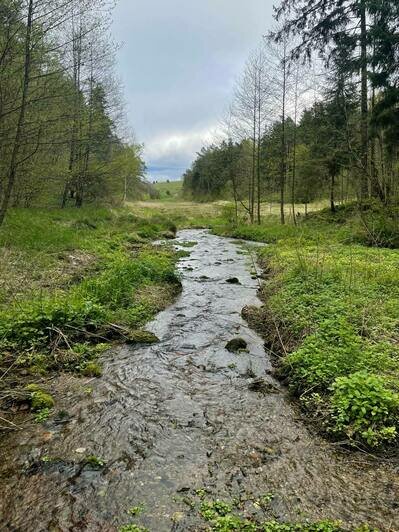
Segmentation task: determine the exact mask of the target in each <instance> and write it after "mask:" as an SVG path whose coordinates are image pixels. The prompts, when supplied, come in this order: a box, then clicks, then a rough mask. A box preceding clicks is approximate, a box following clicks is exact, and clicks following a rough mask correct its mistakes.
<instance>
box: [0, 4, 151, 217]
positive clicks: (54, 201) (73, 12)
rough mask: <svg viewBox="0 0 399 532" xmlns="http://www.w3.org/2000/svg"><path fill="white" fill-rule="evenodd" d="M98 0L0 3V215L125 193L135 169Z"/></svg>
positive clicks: (139, 171)
mask: <svg viewBox="0 0 399 532" xmlns="http://www.w3.org/2000/svg"><path fill="white" fill-rule="evenodd" d="M111 9H112V2H108V1H107V0H69V1H65V0H51V1H50V0H31V1H29V2H25V1H23V0H2V2H1V3H0V87H1V92H0V222H1V221H2V220H3V219H4V216H5V213H6V211H7V209H8V207H10V206H11V207H18V206H19V207H30V206H37V205H42V206H43V205H59V206H62V207H65V206H69V205H76V206H77V207H80V206H82V205H83V204H86V203H88V202H93V201H94V200H104V199H108V200H109V201H111V200H115V201H116V202H118V201H119V202H121V201H122V200H123V199H126V198H127V197H129V196H130V197H132V196H133V197H134V194H136V197H137V193H138V190H140V188H145V184H144V183H143V184H141V183H140V181H141V178H142V177H143V174H144V162H143V160H142V158H141V146H140V145H138V144H136V143H135V142H132V141H131V140H128V139H129V136H130V137H131V135H129V134H128V132H126V131H124V129H125V130H126V127H124V123H123V122H124V121H123V103H122V102H123V100H122V97H121V95H120V91H119V89H118V82H117V80H116V79H115V77H114V73H113V64H114V60H115V57H114V56H115V51H116V48H117V46H116V45H115V44H114V43H113V41H112V38H111V36H110V34H109V25H110V14H111Z"/></svg>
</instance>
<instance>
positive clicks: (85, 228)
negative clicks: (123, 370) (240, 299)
mask: <svg viewBox="0 0 399 532" xmlns="http://www.w3.org/2000/svg"><path fill="white" fill-rule="evenodd" d="M175 232H176V226H175V224H174V223H173V222H171V221H170V220H169V219H168V218H166V217H164V216H161V215H156V216H155V215H152V214H151V215H148V216H146V217H140V216H137V215H136V214H134V213H133V212H132V211H131V210H130V209H108V208H100V209H97V208H85V209H81V210H77V209H71V210H69V209H68V210H28V209H24V210H12V211H11V212H10V214H9V216H8V218H7V221H6V224H5V225H4V227H3V228H2V229H1V232H0V246H1V248H0V249H1V253H2V256H3V261H2V274H3V275H5V278H6V282H4V283H3V284H2V285H1V286H0V349H1V351H0V352H1V354H0V373H1V374H3V372H7V378H6V379H2V381H1V384H2V386H3V387H5V386H6V387H7V386H10V387H11V386H14V385H15V383H16V382H17V381H18V374H19V373H20V374H24V375H25V376H26V374H27V377H26V378H29V377H32V376H35V377H38V376H40V377H42V376H43V375H45V374H46V373H48V372H49V371H60V370H63V371H77V372H80V373H82V374H83V375H86V376H89V377H96V376H100V375H101V367H100V366H99V365H98V364H97V363H96V362H95V359H96V358H97V356H98V354H100V353H101V352H102V351H104V349H106V347H107V343H108V342H110V341H113V340H128V339H129V337H130V336H131V335H132V334H133V332H132V331H135V330H136V329H139V328H141V327H142V326H143V325H144V324H145V323H146V322H147V321H148V320H149V319H151V318H152V317H153V316H154V314H155V313H157V312H158V311H159V310H161V309H163V308H164V307H165V306H166V305H167V304H168V302H170V301H172V300H173V298H174V297H175V295H176V293H177V292H179V290H180V284H179V281H178V279H177V277H176V275H175V262H176V260H177V254H176V253H174V252H173V251H172V249H171V248H170V247H165V246H161V247H160V246H157V247H154V246H153V245H152V244H151V241H152V240H153V239H157V238H163V237H165V236H167V237H168V238H170V237H173V235H174V233H175ZM136 336H137V333H136ZM140 337H141V338H142V339H143V338H144V337H145V335H143V334H141V336H140ZM8 368H11V370H10V371H7V370H8Z"/></svg>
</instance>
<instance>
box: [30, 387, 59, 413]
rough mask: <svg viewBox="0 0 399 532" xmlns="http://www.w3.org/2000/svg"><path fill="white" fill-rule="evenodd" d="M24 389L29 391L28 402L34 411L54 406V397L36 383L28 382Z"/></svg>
mask: <svg viewBox="0 0 399 532" xmlns="http://www.w3.org/2000/svg"><path fill="white" fill-rule="evenodd" d="M25 390H26V391H27V392H29V395H30V404H31V408H32V410H33V411H34V412H39V411H40V410H44V409H50V408H53V407H54V399H53V398H52V397H51V395H50V394H49V393H47V392H45V391H43V390H42V389H41V388H40V386H38V385H37V384H28V385H27V386H26V387H25Z"/></svg>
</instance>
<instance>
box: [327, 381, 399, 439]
mask: <svg viewBox="0 0 399 532" xmlns="http://www.w3.org/2000/svg"><path fill="white" fill-rule="evenodd" d="M332 392H333V395H332V398H331V405H332V412H333V420H334V425H333V430H334V432H337V433H340V434H346V435H347V436H348V437H349V438H350V439H355V440H356V439H358V440H360V441H365V442H367V444H368V445H370V446H372V447H375V446H377V445H380V444H381V443H384V442H392V440H394V439H395V438H396V437H397V429H396V427H397V424H398V420H399V395H398V394H397V393H394V392H392V391H391V390H390V389H388V388H387V387H386V381H385V379H384V378H383V377H380V376H378V375H373V374H370V373H367V371H359V372H357V373H353V374H352V375H349V376H348V377H339V378H337V379H336V381H335V383H334V384H333V386H332Z"/></svg>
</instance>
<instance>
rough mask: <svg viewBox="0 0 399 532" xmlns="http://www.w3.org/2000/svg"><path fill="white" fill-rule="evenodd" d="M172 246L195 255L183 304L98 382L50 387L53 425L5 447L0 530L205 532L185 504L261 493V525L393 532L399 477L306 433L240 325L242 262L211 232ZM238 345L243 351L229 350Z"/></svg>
mask: <svg viewBox="0 0 399 532" xmlns="http://www.w3.org/2000/svg"><path fill="white" fill-rule="evenodd" d="M178 240H179V242H181V243H184V242H196V244H195V245H194V244H193V245H191V247H185V248H184V249H186V250H189V251H190V253H191V254H190V256H189V257H185V258H182V259H181V261H180V264H179V269H180V271H181V274H182V282H183V292H182V294H181V296H180V298H179V299H178V301H177V302H176V303H175V304H174V305H173V306H171V307H170V308H169V309H167V310H166V311H164V312H162V313H161V314H160V315H158V317H157V318H156V319H155V320H154V321H153V322H152V323H151V324H150V326H149V329H150V330H151V331H152V332H153V333H155V334H156V335H157V336H158V337H159V338H160V340H161V341H160V343H159V344H156V345H152V346H142V347H132V346H124V347H120V348H117V349H114V350H112V352H111V353H108V354H107V356H106V358H105V359H104V375H103V377H102V378H101V379H98V380H91V381H88V380H86V381H85V380H78V379H75V378H72V377H69V378H68V379H67V380H65V379H59V381H58V387H59V391H60V401H59V402H58V404H57V409H56V411H57V414H56V416H55V418H53V419H51V420H49V421H47V422H46V423H45V424H44V425H35V426H32V427H27V428H26V430H25V431H20V432H16V433H12V434H9V435H7V436H5V437H4V438H3V439H2V441H1V443H0V445H1V447H0V453H1V464H0V515H1V518H0V523H1V527H0V529H1V530H9V531H20V530H21V531H24V532H25V531H26V532H28V531H32V532H36V531H47V530H51V531H80V530H87V531H93V532H94V531H110V532H111V531H117V530H118V527H119V526H121V525H123V524H126V523H130V522H135V523H137V524H139V525H141V526H145V527H147V528H148V529H149V530H150V531H153V532H158V531H159V532H162V531H169V530H201V529H202V528H203V527H206V525H204V523H203V521H202V520H201V519H200V518H199V516H198V514H197V512H196V511H194V510H193V509H192V508H191V507H190V504H187V503H188V501H187V500H186V501H185V500H184V499H187V497H194V495H195V493H196V490H202V489H204V488H205V489H206V491H207V498H209V499H212V498H216V497H218V498H220V499H226V500H231V499H236V503H237V506H238V507H239V508H240V509H241V510H243V511H244V512H245V513H247V514H248V516H251V515H255V514H256V515H258V514H259V511H260V510H259V509H258V508H257V507H256V506H254V505H253V501H254V500H256V499H257V498H258V497H259V496H261V495H262V494H265V493H270V494H273V497H272V500H271V501H270V504H269V505H268V506H267V508H265V509H262V511H261V512H262V518H265V519H266V518H270V519H272V518H273V519H274V518H276V519H281V520H290V521H298V520H304V519H307V518H308V519H311V520H318V519H324V518H330V519H342V520H343V521H344V522H346V523H348V524H349V525H358V524H361V523H364V522H368V523H369V524H370V525H373V526H376V527H379V528H380V529H381V530H398V529H399V528H398V526H397V523H398V522H399V508H398V501H399V487H398V476H397V471H395V470H394V468H393V467H392V466H391V465H390V464H383V463H380V464H377V463H373V462H368V461H367V459H366V457H365V456H364V455H360V454H356V453H353V454H348V455H344V454H341V453H340V452H338V450H336V449H335V448H334V446H332V445H330V444H328V443H327V442H325V441H323V440H322V439H320V438H319V437H317V436H316V435H314V434H312V433H311V432H310V431H309V428H307V427H306V426H305V425H304V424H303V422H302V421H301V418H300V416H299V414H298V413H297V412H296V411H295V409H294V408H293V407H292V405H291V404H290V402H289V400H288V398H287V396H286V392H285V390H284V389H283V388H281V386H280V385H279V384H278V383H277V382H276V381H274V380H273V378H272V377H271V376H270V370H271V364H270V361H269V359H268V357H267V355H266V354H265V353H264V349H263V341H262V340H261V338H260V337H259V336H258V335H257V334H256V333H255V332H253V331H252V330H251V329H249V327H248V325H247V324H246V323H245V322H244V321H243V319H242V317H241V309H242V308H243V307H244V306H246V305H249V306H250V305H259V304H260V302H259V300H258V299H257V288H258V282H257V280H256V279H255V278H254V275H253V272H252V273H251V269H252V268H253V265H252V264H251V261H250V259H249V257H248V256H247V255H246V254H245V253H244V252H243V250H242V248H240V247H239V246H238V245H237V244H236V243H234V242H233V241H231V240H229V239H223V238H221V237H217V236H213V235H210V234H209V233H207V232H206V231H199V230H192V231H182V232H181V233H180V234H179V236H178ZM233 278H234V279H238V281H239V283H236V282H234V283H231V282H227V281H228V280H231V279H233ZM233 338H242V339H243V340H245V342H246V343H247V346H248V347H247V351H242V350H241V351H238V352H230V351H229V350H227V349H226V348H225V346H226V344H227V342H229V341H230V340H231V339H233ZM256 379H263V380H262V383H263V386H262V387H259V386H257V385H256V384H255V385H254V382H255V383H256ZM258 382H259V381H258ZM140 505H142V506H143V511H142V512H141V513H140V515H137V516H135V517H132V516H129V513H128V512H129V509H131V508H132V507H135V506H140ZM176 516H178V517H176Z"/></svg>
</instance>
